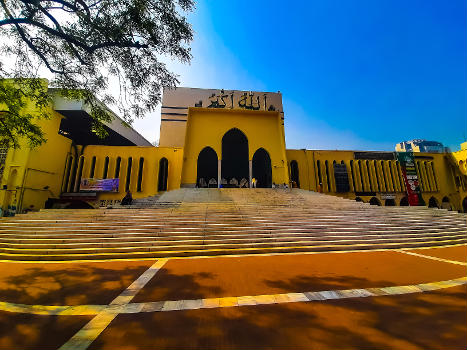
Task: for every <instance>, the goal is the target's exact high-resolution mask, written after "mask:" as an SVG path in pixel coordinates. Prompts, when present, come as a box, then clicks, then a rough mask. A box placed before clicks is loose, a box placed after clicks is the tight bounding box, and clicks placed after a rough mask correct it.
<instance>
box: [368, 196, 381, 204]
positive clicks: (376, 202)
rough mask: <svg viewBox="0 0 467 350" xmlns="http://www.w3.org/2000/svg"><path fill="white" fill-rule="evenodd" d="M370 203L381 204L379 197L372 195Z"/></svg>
mask: <svg viewBox="0 0 467 350" xmlns="http://www.w3.org/2000/svg"><path fill="white" fill-rule="evenodd" d="M370 204H371V205H381V203H380V202H379V200H378V198H376V197H371V199H370Z"/></svg>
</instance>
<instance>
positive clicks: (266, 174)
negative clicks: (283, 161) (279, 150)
mask: <svg viewBox="0 0 467 350" xmlns="http://www.w3.org/2000/svg"><path fill="white" fill-rule="evenodd" d="M252 168H253V177H254V178H255V179H256V181H257V185H256V187H262V188H271V187H272V169H271V157H269V153H268V151H266V150H265V149H264V148H259V149H258V150H257V151H256V152H255V154H254V155H253V159H252Z"/></svg>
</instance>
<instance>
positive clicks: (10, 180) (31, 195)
mask: <svg viewBox="0 0 467 350" xmlns="http://www.w3.org/2000/svg"><path fill="white" fill-rule="evenodd" d="M46 83H47V82H46V81H44V88H47V84H46ZM24 110H25V112H29V113H31V114H33V113H34V112H35V106H34V105H33V104H32V103H30V104H28V105H27V106H26V107H25V109H24ZM49 113H50V119H39V120H36V122H35V123H36V124H37V125H38V126H40V127H41V129H42V131H43V132H44V134H45V138H46V139H47V142H45V143H44V144H42V145H41V146H38V147H36V148H34V149H30V148H29V146H28V144H27V142H26V140H20V148H18V149H9V150H8V155H7V158H6V162H5V169H4V171H3V176H2V178H1V179H0V181H1V185H0V189H1V190H0V205H1V207H2V209H3V211H5V210H6V209H7V208H8V206H9V205H12V204H15V205H16V207H17V212H21V211H22V210H24V209H33V210H38V209H40V208H43V207H44V204H45V201H46V200H47V199H48V198H58V197H59V196H60V189H61V181H62V178H63V170H64V159H65V157H66V154H67V153H68V151H69V148H70V145H71V140H69V139H67V138H65V137H63V136H61V135H59V134H58V130H59V126H60V121H61V118H62V116H61V115H60V114H58V113H57V112H55V111H53V110H52V108H51V107H50V110H49ZM5 186H6V188H5ZM47 186H48V188H45V187H47Z"/></svg>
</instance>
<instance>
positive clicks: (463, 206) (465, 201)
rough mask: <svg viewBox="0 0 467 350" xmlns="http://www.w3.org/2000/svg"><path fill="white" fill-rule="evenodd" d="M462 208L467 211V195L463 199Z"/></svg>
mask: <svg viewBox="0 0 467 350" xmlns="http://www.w3.org/2000/svg"><path fill="white" fill-rule="evenodd" d="M462 209H464V213H467V197H465V198H464V200H463V201H462Z"/></svg>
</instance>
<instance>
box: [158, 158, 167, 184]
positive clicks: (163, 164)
mask: <svg viewBox="0 0 467 350" xmlns="http://www.w3.org/2000/svg"><path fill="white" fill-rule="evenodd" d="M168 175H169V161H168V160H167V158H165V157H164V158H162V159H161V160H160V161H159V184H158V186H157V191H159V192H161V191H167V179H168Z"/></svg>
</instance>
